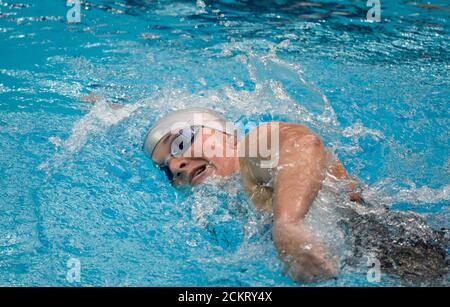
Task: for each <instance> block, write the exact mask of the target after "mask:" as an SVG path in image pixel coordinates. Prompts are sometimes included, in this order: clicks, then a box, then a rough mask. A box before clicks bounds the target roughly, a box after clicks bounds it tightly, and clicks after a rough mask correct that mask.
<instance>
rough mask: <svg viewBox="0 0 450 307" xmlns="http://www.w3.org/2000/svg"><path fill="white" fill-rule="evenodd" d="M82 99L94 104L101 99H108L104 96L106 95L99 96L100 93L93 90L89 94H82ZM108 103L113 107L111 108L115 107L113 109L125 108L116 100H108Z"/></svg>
mask: <svg viewBox="0 0 450 307" xmlns="http://www.w3.org/2000/svg"><path fill="white" fill-rule="evenodd" d="M80 100H81V101H84V102H90V103H92V104H96V103H97V102H99V101H102V100H106V98H104V97H102V96H99V95H96V94H95V93H93V92H90V93H89V94H87V95H82V96H80ZM108 105H109V106H110V107H111V109H113V110H119V109H122V108H123V105H121V104H119V103H116V102H108Z"/></svg>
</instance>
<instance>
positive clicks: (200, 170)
mask: <svg viewBox="0 0 450 307" xmlns="http://www.w3.org/2000/svg"><path fill="white" fill-rule="evenodd" d="M207 168H208V165H207V164H203V165H200V166H199V167H197V168H196V169H194V170H193V171H192V172H191V174H190V175H189V183H190V184H193V183H197V182H198V180H199V179H200V178H201V177H202V175H203V174H205V172H206V169H207Z"/></svg>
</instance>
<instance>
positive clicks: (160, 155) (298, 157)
mask: <svg viewBox="0 0 450 307" xmlns="http://www.w3.org/2000/svg"><path fill="white" fill-rule="evenodd" d="M271 128H272V129H273V130H271ZM272 133H277V134H278V136H279V146H278V148H279V150H277V151H274V152H276V153H277V159H276V160H277V161H278V163H277V164H276V165H275V166H274V167H272V168H264V167H261V162H263V161H267V160H270V159H272V158H273V156H269V157H266V158H263V156H264V155H263V154H262V153H260V152H259V143H260V142H265V143H264V144H266V143H268V144H269V146H271V145H272V144H271V143H270V141H269V142H267V140H271V136H272ZM174 138H175V136H174V135H166V136H165V137H164V138H163V139H162V140H161V141H160V142H159V143H158V145H157V146H156V148H155V151H154V153H153V156H152V160H153V161H154V162H155V163H156V164H163V163H164V161H165V159H166V158H167V157H168V155H170V144H171V141H172V140H173V139H174ZM204 142H209V144H212V145H211V146H212V147H213V148H216V149H221V150H225V149H227V150H228V152H231V153H233V155H232V156H227V157H215V156H211V155H207V154H204V152H203V154H201V155H196V156H195V158H192V156H194V154H193V153H194V150H195V149H197V150H198V148H202V145H204ZM250 148H256V149H257V150H256V152H257V155H256V156H255V155H252V157H250V156H251V155H250ZM167 164H168V167H169V169H170V170H171V172H172V173H173V174H174V181H173V184H174V185H178V184H190V185H196V184H200V183H201V182H203V181H205V180H206V179H207V178H208V177H210V176H213V175H217V176H222V177H226V176H230V175H232V174H233V173H236V172H240V174H241V177H242V182H243V186H244V189H245V191H246V194H247V195H248V197H249V198H250V199H251V200H252V202H253V204H254V205H255V207H256V208H258V209H259V210H263V211H268V212H273V214H274V225H273V230H272V236H273V240H274V244H275V246H276V248H277V251H278V254H279V256H280V258H281V259H282V260H283V261H284V263H285V264H286V268H287V273H288V274H289V276H291V278H292V279H294V280H302V281H307V282H309V281H313V280H318V279H326V278H330V277H332V276H334V275H335V274H336V268H335V261H334V259H333V257H332V256H331V255H329V254H328V251H327V249H326V247H325V246H324V244H322V242H320V240H319V239H318V238H317V237H316V236H315V235H314V234H313V233H311V232H310V231H309V230H308V229H306V227H304V225H303V223H302V221H303V219H304V217H305V215H306V214H307V212H308V209H309V207H310V205H311V203H312V202H313V200H314V198H315V197H316V195H317V193H318V191H319V190H320V188H321V184H322V181H323V179H324V178H325V175H326V174H329V175H331V176H333V177H335V178H338V179H342V180H346V181H348V182H349V190H352V189H353V188H354V187H355V186H356V183H354V182H352V181H351V180H350V178H349V176H348V175H347V173H346V171H345V169H344V167H343V166H342V164H341V163H340V161H338V160H335V159H333V158H332V157H331V155H330V154H329V153H328V152H327V150H326V149H325V147H324V146H323V144H322V142H321V140H320V139H319V138H318V137H317V136H316V135H315V134H314V133H313V132H312V131H311V130H310V129H308V128H307V127H305V126H302V125H297V124H289V123H281V122H277V123H275V122H273V123H266V124H263V125H261V126H259V127H257V128H254V129H253V130H251V131H250V133H249V134H248V135H246V136H245V138H244V139H243V140H241V142H240V143H238V142H237V140H236V138H234V137H230V136H226V135H224V134H223V133H220V132H215V131H209V132H206V131H204V130H201V131H200V133H199V135H198V137H197V138H196V139H195V141H194V143H193V144H192V146H191V148H190V150H189V151H188V152H186V153H185V155H184V156H182V157H171V158H170V159H169V160H168V163H167ZM350 196H351V197H353V198H357V197H358V195H357V194H356V193H353V194H350Z"/></svg>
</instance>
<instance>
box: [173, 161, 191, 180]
mask: <svg viewBox="0 0 450 307" xmlns="http://www.w3.org/2000/svg"><path fill="white" fill-rule="evenodd" d="M168 166H169V169H170V171H171V172H172V174H173V176H174V179H176V178H179V177H180V176H184V177H187V174H188V173H189V170H190V167H191V164H190V163H189V159H187V158H184V157H173V158H171V159H170V160H169V163H168Z"/></svg>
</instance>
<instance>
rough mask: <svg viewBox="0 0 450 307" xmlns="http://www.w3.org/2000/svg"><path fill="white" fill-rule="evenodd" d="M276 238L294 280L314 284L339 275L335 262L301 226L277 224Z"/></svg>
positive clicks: (323, 247) (275, 227)
mask: <svg viewBox="0 0 450 307" xmlns="http://www.w3.org/2000/svg"><path fill="white" fill-rule="evenodd" d="M273 239H274V243H275V246H276V248H277V250H278V253H279V256H280V258H281V259H282V260H283V261H284V263H285V265H286V272H287V274H288V275H289V276H290V277H291V278H292V279H293V280H294V281H303V282H313V281H318V280H325V279H330V278H332V277H333V276H335V275H336V265H335V261H334V260H332V259H331V257H329V256H328V255H327V251H326V248H325V246H324V245H323V244H322V243H321V242H320V241H319V240H318V239H317V238H315V237H314V235H313V234H312V233H310V232H309V231H308V230H307V229H306V227H305V226H304V225H303V224H302V223H299V224H282V225H280V224H275V225H274V229H273Z"/></svg>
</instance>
